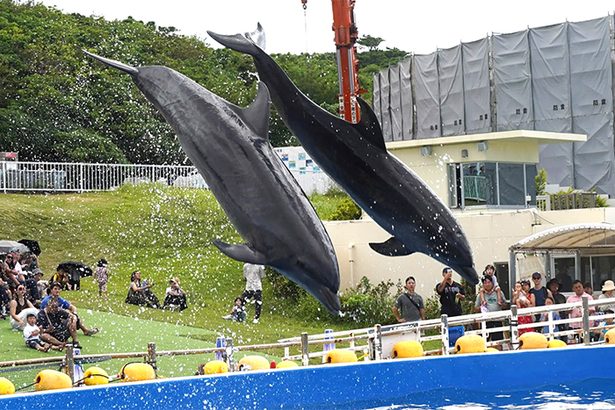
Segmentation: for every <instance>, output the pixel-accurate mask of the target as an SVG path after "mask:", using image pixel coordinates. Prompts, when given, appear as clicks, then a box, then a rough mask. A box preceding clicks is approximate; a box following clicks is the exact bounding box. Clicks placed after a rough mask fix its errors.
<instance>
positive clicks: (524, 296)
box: [511, 281, 534, 336]
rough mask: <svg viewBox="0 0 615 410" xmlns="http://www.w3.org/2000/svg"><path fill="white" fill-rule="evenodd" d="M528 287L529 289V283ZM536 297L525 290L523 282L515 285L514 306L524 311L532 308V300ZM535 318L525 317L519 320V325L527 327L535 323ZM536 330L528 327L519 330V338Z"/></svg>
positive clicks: (520, 317) (512, 300)
mask: <svg viewBox="0 0 615 410" xmlns="http://www.w3.org/2000/svg"><path fill="white" fill-rule="evenodd" d="M527 287H528V288H529V282H528V283H527ZM533 297H534V295H532V294H531V293H529V292H528V290H527V289H526V290H524V289H523V285H522V284H521V281H518V282H516V283H515V289H514V290H513V297H512V299H511V302H512V304H514V305H516V306H517V307H518V308H520V309H523V308H527V307H531V306H532V299H531V298H533ZM533 322H534V318H533V317H532V315H523V316H519V317H518V318H517V323H518V324H520V325H525V324H529V323H533ZM533 331H534V328H531V327H528V328H524V329H519V336H521V335H522V334H524V333H527V332H533Z"/></svg>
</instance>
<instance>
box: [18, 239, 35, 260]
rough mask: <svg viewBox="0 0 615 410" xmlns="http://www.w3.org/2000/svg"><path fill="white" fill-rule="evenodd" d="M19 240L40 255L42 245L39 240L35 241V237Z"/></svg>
mask: <svg viewBox="0 0 615 410" xmlns="http://www.w3.org/2000/svg"><path fill="white" fill-rule="evenodd" d="M18 242H19V243H21V244H23V245H26V246H27V247H28V248H29V249H30V251H31V252H32V253H33V254H35V255H36V256H40V254H41V246H40V245H39V244H38V241H35V240H33V239H22V240H20V241H18Z"/></svg>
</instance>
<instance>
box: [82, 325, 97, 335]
mask: <svg viewBox="0 0 615 410" xmlns="http://www.w3.org/2000/svg"><path fill="white" fill-rule="evenodd" d="M98 332H100V329H98V328H97V327H93V328H92V329H90V330H88V331H87V332H85V333H84V335H86V336H93V335H95V334H96V333H98Z"/></svg>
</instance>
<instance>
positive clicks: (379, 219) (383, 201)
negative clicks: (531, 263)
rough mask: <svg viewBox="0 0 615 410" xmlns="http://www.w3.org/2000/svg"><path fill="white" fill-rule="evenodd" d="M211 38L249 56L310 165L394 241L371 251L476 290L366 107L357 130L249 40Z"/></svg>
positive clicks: (432, 200)
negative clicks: (443, 270) (439, 271)
mask: <svg viewBox="0 0 615 410" xmlns="http://www.w3.org/2000/svg"><path fill="white" fill-rule="evenodd" d="M208 34H209V35H210V36H211V37H212V38H213V39H214V40H216V41H218V42H219V43H221V44H222V45H224V46H226V47H228V48H231V49H233V50H236V51H240V52H242V53H246V54H249V55H251V56H252V58H253V59H254V64H255V65H256V70H257V71H258V75H259V77H260V80H261V81H263V82H264V83H265V84H266V85H267V87H268V88H269V92H270V93H271V99H272V101H273V104H274V105H275V107H276V109H277V111H278V113H279V114H280V116H281V117H282V120H283V121H284V123H285V124H286V126H287V127H288V128H289V129H290V130H291V132H292V133H293V134H295V136H296V137H297V138H298V139H299V140H300V141H301V145H302V146H303V148H304V149H305V150H306V151H307V152H308V154H310V156H311V157H312V158H313V159H314V161H315V162H316V163H317V164H318V165H319V166H320V167H321V168H322V169H323V170H324V171H325V172H326V173H327V174H328V175H329V176H330V177H331V178H332V179H333V180H335V182H337V183H338V184H339V185H340V186H341V187H342V188H343V189H344V190H345V191H346V192H347V193H348V194H349V195H350V196H351V197H352V199H353V200H354V201H355V202H356V203H357V204H358V205H359V206H360V207H361V208H362V209H363V210H364V211H365V212H367V213H368V214H369V215H370V216H371V217H372V219H373V220H374V221H375V222H376V223H377V224H378V225H380V226H381V227H382V228H383V229H385V230H386V231H387V232H389V233H390V234H391V235H392V237H391V238H390V239H389V240H387V241H386V242H383V243H370V246H371V247H372V249H373V250H375V251H376V252H378V253H380V254H382V255H388V256H399V255H409V254H412V253H414V252H420V253H424V254H426V255H429V256H431V257H432V258H434V259H436V260H438V261H440V262H441V263H443V264H445V265H448V266H450V267H451V268H453V269H454V270H455V271H457V273H459V274H460V275H461V276H463V277H464V278H465V279H466V280H468V281H469V282H470V283H473V284H476V283H478V276H477V275H476V270H475V269H474V262H473V260H472V252H471V250H470V245H469V243H468V241H467V239H466V237H465V235H464V233H463V231H462V230H461V227H460V226H459V224H458V223H457V221H456V220H455V218H454V217H453V215H452V213H451V212H450V210H449V209H448V207H447V206H446V205H445V204H444V203H442V201H441V200H440V199H439V198H438V197H437V196H436V195H435V194H434V192H433V191H432V190H431V189H430V188H429V187H428V186H427V185H426V184H425V183H424V182H423V181H422V180H421V179H420V178H419V177H418V176H417V175H416V174H415V173H414V172H413V171H412V170H411V169H409V168H407V167H406V166H405V165H404V164H402V163H401V162H400V161H399V160H398V159H397V158H395V157H394V156H393V155H391V154H390V153H389V152H388V151H387V149H386V147H385V144H384V138H383V137H382V130H381V128H380V124H379V123H378V119H377V118H376V115H375V114H374V112H373V111H372V109H371V108H370V107H369V105H368V104H367V103H366V102H365V101H363V100H362V99H359V105H360V109H361V122H359V123H358V124H351V123H349V122H346V121H344V120H343V119H341V118H338V117H336V116H335V115H332V114H330V113H329V112H327V111H325V110H323V109H322V108H320V107H319V106H318V105H316V104H315V103H314V102H312V101H311V100H310V99H309V98H308V97H307V96H305V95H304V94H303V93H302V92H301V91H300V90H299V89H298V88H297V87H296V86H295V84H293V82H292V81H291V80H290V78H288V76H287V75H286V73H284V71H283V70H282V69H281V68H280V67H279V66H278V65H277V64H276V63H275V61H273V59H272V58H271V57H270V56H269V55H268V54H267V53H266V52H265V51H263V50H262V49H261V48H260V47H258V45H257V44H255V43H254V42H253V41H252V40H251V39H250V38H248V37H246V36H242V35H240V34H236V35H230V36H226V35H220V34H216V33H212V32H209V31H208Z"/></svg>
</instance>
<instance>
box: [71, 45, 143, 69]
mask: <svg viewBox="0 0 615 410" xmlns="http://www.w3.org/2000/svg"><path fill="white" fill-rule="evenodd" d="M82 51H83V53H84V54H85V55H86V56H88V57H91V58H93V59H94V60H98V61H100V62H101V63H103V64H106V65H108V66H110V67H113V68H117V69H118V70H120V71H123V72H125V73H128V74H130V75H137V74H138V73H139V71H138V70H137V69H136V68H135V67H133V66H129V65H128V64H124V63H121V62H119V61H115V60H111V59H110V58H105V57H101V56H99V55H97V54H94V53H90V52H89V51H86V50H82Z"/></svg>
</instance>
